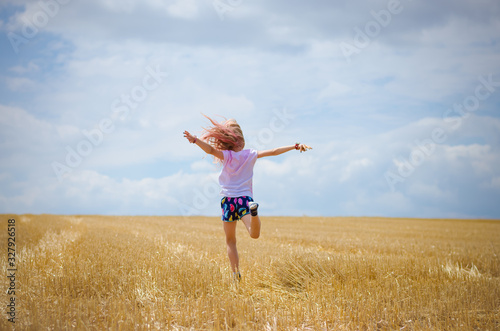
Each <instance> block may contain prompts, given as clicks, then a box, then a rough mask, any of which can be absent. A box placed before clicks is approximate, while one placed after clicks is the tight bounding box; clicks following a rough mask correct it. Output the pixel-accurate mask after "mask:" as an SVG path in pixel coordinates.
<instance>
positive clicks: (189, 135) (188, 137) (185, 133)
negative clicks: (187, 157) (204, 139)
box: [184, 131, 197, 144]
mask: <svg viewBox="0 0 500 331" xmlns="http://www.w3.org/2000/svg"><path fill="white" fill-rule="evenodd" d="M184 138H187V140H189V142H190V143H191V144H194V142H195V141H196V139H197V138H196V136H193V135H192V134H191V133H189V132H187V131H184Z"/></svg>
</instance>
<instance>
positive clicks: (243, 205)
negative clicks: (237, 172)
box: [220, 196, 253, 222]
mask: <svg viewBox="0 0 500 331" xmlns="http://www.w3.org/2000/svg"><path fill="white" fill-rule="evenodd" d="M250 202H253V199H252V197H248V196H244V197H237V198H228V197H224V198H222V200H221V201H220V206H221V208H222V220H223V221H224V222H234V221H238V220H240V219H241V218H242V217H243V216H245V215H246V214H249V213H250V208H249V207H248V204H249V203H250Z"/></svg>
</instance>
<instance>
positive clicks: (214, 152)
mask: <svg viewBox="0 0 500 331" xmlns="http://www.w3.org/2000/svg"><path fill="white" fill-rule="evenodd" d="M184 137H186V138H187V140H189V142H190V143H191V144H196V145H198V147H200V148H201V149H202V150H203V151H204V152H205V153H207V154H210V155H213V156H215V157H216V158H218V159H220V160H221V161H222V160H224V154H222V152H221V151H219V150H218V149H215V148H213V147H212V146H211V145H209V144H207V143H206V142H204V141H203V140H201V139H198V137H196V136H193V135H192V134H191V133H189V132H188V131H184Z"/></svg>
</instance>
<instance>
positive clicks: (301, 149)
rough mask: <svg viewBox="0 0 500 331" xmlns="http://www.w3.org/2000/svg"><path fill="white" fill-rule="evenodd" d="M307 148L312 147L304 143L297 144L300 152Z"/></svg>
mask: <svg viewBox="0 0 500 331" xmlns="http://www.w3.org/2000/svg"><path fill="white" fill-rule="evenodd" d="M308 149H312V147H310V146H307V145H306V144H299V151H300V152H301V153H302V152H306V151H307V150H308Z"/></svg>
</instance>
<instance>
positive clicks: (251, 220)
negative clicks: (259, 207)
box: [241, 214, 260, 239]
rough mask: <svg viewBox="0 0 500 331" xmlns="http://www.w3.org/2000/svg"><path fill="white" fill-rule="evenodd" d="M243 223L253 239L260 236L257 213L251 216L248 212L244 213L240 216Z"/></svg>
mask: <svg viewBox="0 0 500 331" xmlns="http://www.w3.org/2000/svg"><path fill="white" fill-rule="evenodd" d="M241 220H242V221H243V224H245V227H246V228H247V231H248V233H249V234H250V237H252V238H253V239H257V238H259V237H260V218H259V215H257V216H252V215H250V214H246V215H245V216H243V217H242V218H241Z"/></svg>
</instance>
